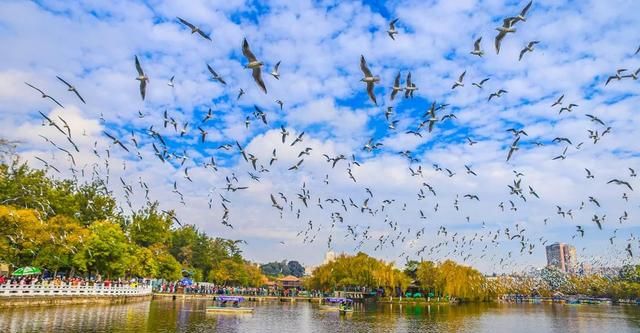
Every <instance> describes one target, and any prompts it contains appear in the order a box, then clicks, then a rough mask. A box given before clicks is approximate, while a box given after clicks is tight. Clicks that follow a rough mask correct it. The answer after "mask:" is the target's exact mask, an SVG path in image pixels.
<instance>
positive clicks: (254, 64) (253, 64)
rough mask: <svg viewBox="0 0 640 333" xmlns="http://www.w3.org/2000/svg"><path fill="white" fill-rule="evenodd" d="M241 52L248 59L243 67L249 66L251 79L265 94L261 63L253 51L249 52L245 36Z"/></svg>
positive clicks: (265, 88)
mask: <svg viewBox="0 0 640 333" xmlns="http://www.w3.org/2000/svg"><path fill="white" fill-rule="evenodd" d="M242 54H243V55H244V56H245V58H247V60H248V61H249V63H248V64H247V65H246V66H245V68H250V69H252V70H253V73H252V75H253V80H254V81H256V84H257V85H258V87H260V89H262V91H263V92H264V93H265V94H266V93H267V87H266V86H265V85H264V81H263V80H262V65H263V64H262V62H261V61H258V59H257V58H256V56H255V55H254V54H253V52H251V49H250V48H249V42H247V39H246V38H245V39H244V40H243V41H242ZM238 98H239V97H238Z"/></svg>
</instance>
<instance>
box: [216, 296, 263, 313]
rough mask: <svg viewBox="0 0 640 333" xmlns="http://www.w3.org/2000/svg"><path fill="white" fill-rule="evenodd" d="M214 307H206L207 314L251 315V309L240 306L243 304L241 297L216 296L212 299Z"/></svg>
mask: <svg viewBox="0 0 640 333" xmlns="http://www.w3.org/2000/svg"><path fill="white" fill-rule="evenodd" d="M213 301H214V303H215V304H214V305H213V306H207V312H209V313H252V312H253V308H249V307H242V306H240V303H241V302H244V297H242V296H216V297H214V298H213Z"/></svg>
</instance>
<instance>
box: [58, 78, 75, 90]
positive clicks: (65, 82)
mask: <svg viewBox="0 0 640 333" xmlns="http://www.w3.org/2000/svg"><path fill="white" fill-rule="evenodd" d="M56 78H58V80H60V81H62V83H64V84H66V85H67V87H69V88H73V87H72V86H71V85H70V84H69V82H67V81H65V80H63V79H62V78H61V77H59V76H57V75H56Z"/></svg>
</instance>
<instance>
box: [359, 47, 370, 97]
mask: <svg viewBox="0 0 640 333" xmlns="http://www.w3.org/2000/svg"><path fill="white" fill-rule="evenodd" d="M360 70H362V73H364V76H365V77H372V76H373V75H372V74H371V71H370V70H369V67H367V61H366V60H364V56H363V55H361V56H360ZM368 89H369V88H368V87H367V90H368Z"/></svg>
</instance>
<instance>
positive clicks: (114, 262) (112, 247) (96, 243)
mask: <svg viewBox="0 0 640 333" xmlns="http://www.w3.org/2000/svg"><path fill="white" fill-rule="evenodd" d="M89 230H90V231H91V235H90V236H89V239H88V240H87V241H86V242H85V246H84V248H83V249H82V250H81V251H80V252H78V254H77V255H76V256H75V257H74V263H75V264H76V265H77V266H78V268H79V269H80V270H82V271H85V272H93V271H95V272H98V273H101V274H103V275H104V274H106V275H107V277H111V276H122V275H123V274H124V273H125V271H126V268H127V263H128V262H129V258H128V256H129V244H128V243H127V238H126V236H125V234H124V232H123V231H122V229H121V228H120V225H118V224H116V223H113V222H109V221H100V222H95V223H93V224H92V225H91V226H90V227H89Z"/></svg>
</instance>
